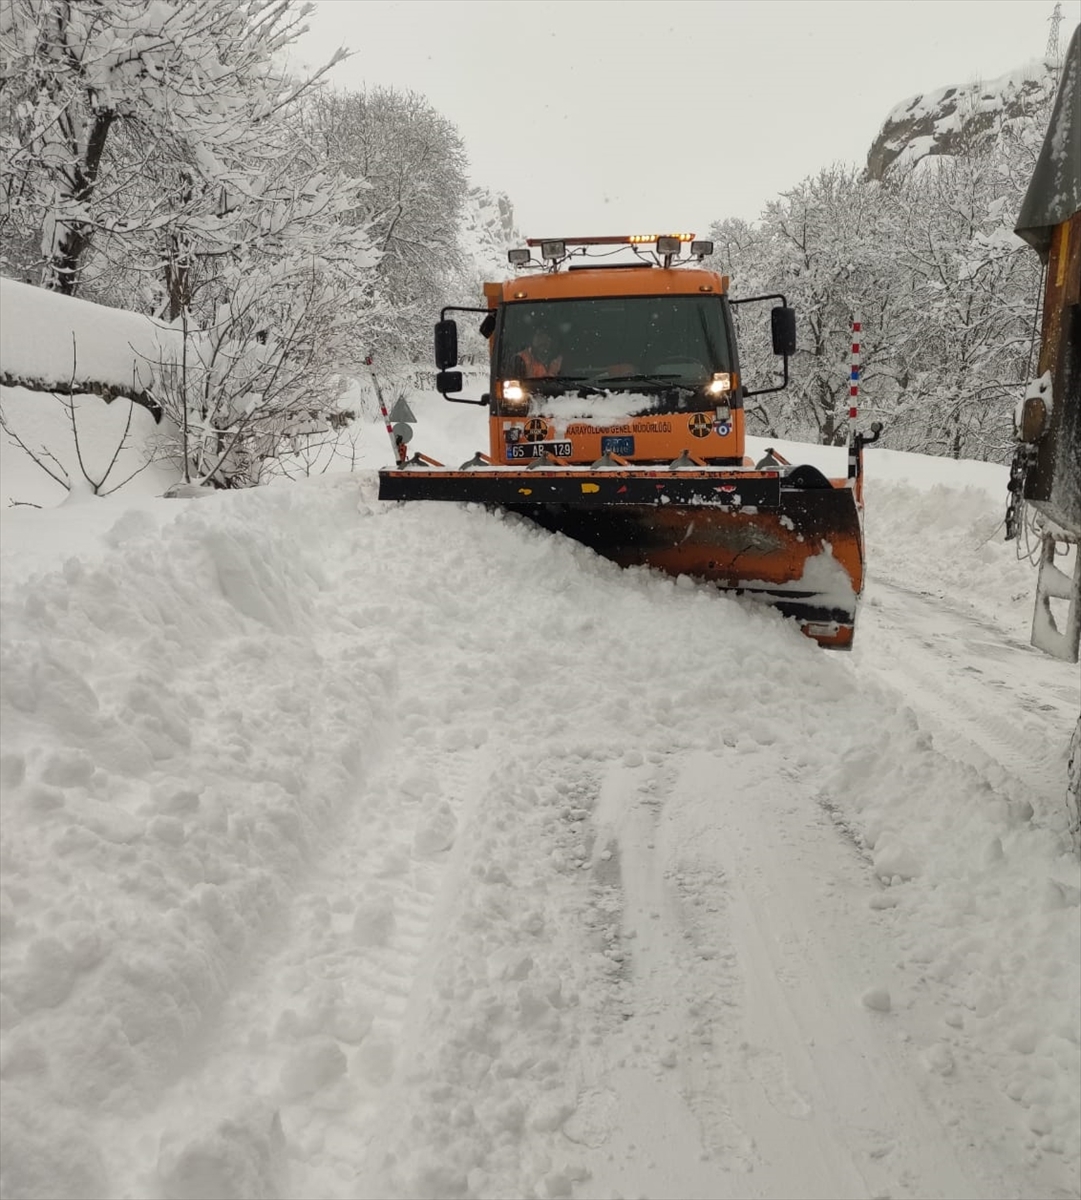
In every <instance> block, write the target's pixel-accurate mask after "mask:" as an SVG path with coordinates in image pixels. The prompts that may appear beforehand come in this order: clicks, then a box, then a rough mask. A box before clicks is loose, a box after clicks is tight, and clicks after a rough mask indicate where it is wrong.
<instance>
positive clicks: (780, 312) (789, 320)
mask: <svg viewBox="0 0 1081 1200" xmlns="http://www.w3.org/2000/svg"><path fill="white" fill-rule="evenodd" d="M769 316H770V329H771V332H772V334H773V353H774V354H783V355H785V356H786V357H787V356H788V355H789V354H795V353H796V310H795V309H794V308H788V307H787V306H784V305H781V306H779V307H777V308H774V309H771V310H770V314H769Z"/></svg>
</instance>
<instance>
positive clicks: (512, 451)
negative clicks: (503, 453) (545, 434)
mask: <svg viewBox="0 0 1081 1200" xmlns="http://www.w3.org/2000/svg"><path fill="white" fill-rule="evenodd" d="M571 449H572V447H571V444H570V442H515V443H514V445H513V446H508V447H507V457H508V458H543V457H544V455H545V454H550V455H551V456H552V457H553V458H570V456H571Z"/></svg>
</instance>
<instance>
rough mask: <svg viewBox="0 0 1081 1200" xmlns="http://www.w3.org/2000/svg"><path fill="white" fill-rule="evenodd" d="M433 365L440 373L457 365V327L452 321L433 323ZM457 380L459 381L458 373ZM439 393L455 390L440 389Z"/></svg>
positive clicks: (453, 389) (459, 375)
mask: <svg viewBox="0 0 1081 1200" xmlns="http://www.w3.org/2000/svg"><path fill="white" fill-rule="evenodd" d="M435 365H436V366H437V367H438V368H439V370H440V371H446V369H447V368H448V367H456V366H457V365H458V326H457V324H456V323H455V322H454V321H436V323H435ZM458 378H459V379H461V373H460V372H459V374H458ZM439 390H440V391H441V392H442V391H444V390H446V391H456V390H459V389H455V388H447V389H444V388H440V389H439Z"/></svg>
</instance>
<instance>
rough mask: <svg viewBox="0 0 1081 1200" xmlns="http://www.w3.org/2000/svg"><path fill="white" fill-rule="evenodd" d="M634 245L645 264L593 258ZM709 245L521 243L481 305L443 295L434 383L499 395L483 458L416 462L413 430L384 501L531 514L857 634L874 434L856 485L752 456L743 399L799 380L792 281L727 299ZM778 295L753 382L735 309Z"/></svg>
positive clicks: (842, 633) (601, 548)
mask: <svg viewBox="0 0 1081 1200" xmlns="http://www.w3.org/2000/svg"><path fill="white" fill-rule="evenodd" d="M688 243H689V244H690V255H689V256H685V255H684V254H683V251H684V250H685V249H686V247H687V245H688ZM621 246H622V247H628V248H630V250H631V252H632V253H633V255H634V257H633V259H632V260H631V261H630V262H625V263H618V264H616V265H612V264H610V263H605V262H600V263H598V262H597V261H596V259H595V258H594V259H593V261H590V256H591V255H596V254H597V253H598V251H597V250H596V248H597V247H603V248H604V250H603V251H601V253H605V254H608V253H611V252H612V248H613V247H616V248H618V247H621ZM538 250H539V259H538V258H535V257H534V252H535V251H538ZM712 250H713V246H712V243H710V242H701V241H695V240H694V237H693V235H692V234H677V235H671V236H662V235H652V234H650V235H629V236H609V237H589V238H584V237H583V238H558V239H529V240H528V242H527V246H526V247H525V248H522V249H520V250H511V251H510V254H509V258H510V262H511V265H512V266H514V267H516V268H518V269H519V274H517V275H516V276H515V278H513V279H509V280H507V281H506V282H504V283H486V284H485V285H484V295H485V299H486V300H487V304H486V306H485V307H484V308H476V309H473V308H469V309H465V308H458V307H454V306H451V307H447V308H445V309H444V310H443V312H442V314H441V319H440V321H439V322H438V324H437V325H436V327H435V358H436V365H437V367H438V368H439V374H438V375H437V377H436V386H437V387H438V389H439V391H440V392H441V393H442V394H443V395H444V396H445V397H446V399H447V400H451V401H455V402H458V403H471V404H483V405H487V406H488V408H489V412H490V420H489V432H490V439H489V446H488V449H487V452H483V451H478V453H477V454H476V456H475V457H474V458H473V459H471V460H470V461H469V462H468V463H465V464H463V465H462V466H461V467H460V468H458V469H456V470H454V469H449V468H448V467H446V466H444V465H443V464H442V463H440V462H438V461H437V460H436V459H434V458H431V457H429V456H427V455H424V454H420V453H415V454H413V456H412V457H409V458H407V457H406V444H405V442H406V440H407V438H397V439H396V449H397V454H398V462H397V463H396V464H395V465H394V466H393V467H388V468H386V469H385V470H382V471H380V472H379V496H380V498H381V499H384V500H441V501H465V502H473V503H480V504H485V505H491V506H498V507H501V508H503V509H506V510H508V511H511V512H515V513H520V514H521V515H522V516H524V517H527V518H529V519H530V520H532V521H534V522H536V523H537V524H538V525H541V526H542V527H544V528H545V529H549V530H552V531H554V532H558V533H562V534H564V535H566V536H567V537H571V538H574V539H575V540H576V541H579V542H582V543H584V544H585V545H587V546H590V547H592V549H594V550H595V551H596V552H597V553H598V554H601V555H603V556H604V557H606V558H609V559H612V560H613V561H614V562H617V563H619V564H620V565H621V566H632V565H634V566H649V567H655V568H657V569H659V570H662V571H666V572H668V573H669V574H672V575H681V574H686V575H690V576H694V577H695V578H698V579H703V580H708V581H710V582H712V583H714V584H716V585H717V586H718V587H721V588H723V589H726V590H729V591H732V592H735V593H738V594H741V595H747V596H753V597H756V598H758V599H762V600H765V601H767V602H768V603H770V604H772V605H774V606H775V607H776V608H778V609H780V611H781V612H782V613H784V614H785V615H787V616H791V617H793V618H795V619H796V620H797V621H798V622H799V623H800V626H801V627H802V629H803V631H804V633H806V634H807V635H808V636H810V637H812V638H814V639H815V640H816V641H818V642H819V643H820V644H822V645H824V646H832V647H840V648H843V647H847V646H849V645H851V642H852V637H853V632H854V628H855V620H856V609H857V606H858V601H859V597H860V594H861V592H862V590H863V569H864V568H863V564H864V550H863V530H862V451H863V445H864V443H865V442H868V441H873V440H874V439H875V437H877V429H876V430H875V432H874V433H873V434H872V435H871V436H869V437H866V438H865V437H863V436H861V435H859V434H854V435H853V438H852V441H851V442H850V445H849V459H848V471H847V475H846V477H845V478H844V479H828V478H827V477H826V476H825V475H823V474H822V473H821V472H820V471H819V470H818V469H817V468H815V467H813V466H810V465H807V464H802V465H794V464H791V463H789V462H787V461H786V460H785V459H784V458H782V457H781V456H780V455H779V454H778V453H777V452H775V451H771V452H769V453H767V455H766V457H765V458H764V459H763V460H762V461H760V462H759V463H758V464H757V465H756V464H755V463H754V462H753V460H751V459H749V458H747V457H745V455H744V419H743V402H744V399H745V397H747V396H750V395H759V394H761V393H762V392H772V391H779V390H780V389H781V388H784V387H785V386H787V384H788V359H789V356H790V355H792V354H793V353H794V352H795V348H796V329H795V315H794V313H793V310H792V309H791V308H789V307H788V305H787V303H786V302H785V299H784V297H783V296H779V295H774V296H756V297H749V298H747V299H746V300H733V299H730V298H729V295H728V278H727V276H724V275H719V274H717V273H716V272H714V271H710V270H706V269H704V267H703V266H702V260H703V259H704V258H705V257H706V256H707V255H709V254H711V253H712ZM617 252H618V251H617ZM681 257H682V258H683V260H684V261H683V262H682V263H680V261H679V260H680V258H681ZM525 272H528V273H525ZM770 301H774V302H779V303H775V305H774V307H773V308H772V312H771V322H772V337H773V349H774V352H775V353H776V354H777V355H778V356H779V357H780V358H781V360H782V364H783V374H782V379H781V382H780V383H778V384H776V385H775V386H772V387H768V388H759V389H757V390H754V391H749V390H747V388H746V387H745V385H744V383H743V381H742V379H741V377H740V364H739V356H738V353H737V348H736V338H735V327H734V322H733V314H732V309H733V306H734V305H736V304H741V303H742V304H749V303H752V302H760V303H761V302H770ZM451 312H468V313H476V314H483V320H482V321H481V322H480V332H481V333H482V334H483V336H484V337H485V338H487V341H488V348H489V355H490V381H489V389H488V391H487V392H486V393H485V394H484V395H482V396H480V397H479V398H477V399H471V398H469V397H465V396H463V395H461V392H462V390H463V377H462V372H461V371H460V370H455V369H454V368H455V367H457V365H458V330H457V325H456V323H455V321H454V320H453V319H451V318H449V317H448V313H451Z"/></svg>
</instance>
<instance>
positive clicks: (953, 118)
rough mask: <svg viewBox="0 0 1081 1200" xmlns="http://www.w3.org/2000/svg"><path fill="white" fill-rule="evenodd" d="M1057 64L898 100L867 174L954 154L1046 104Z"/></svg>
mask: <svg viewBox="0 0 1081 1200" xmlns="http://www.w3.org/2000/svg"><path fill="white" fill-rule="evenodd" d="M1059 69H1060V65H1059V64H1058V63H1055V62H1051V61H1041V60H1037V61H1035V62H1032V63H1029V64H1028V65H1027V66H1024V67H1020V68H1018V69H1017V70H1015V71H1011V72H1010V73H1009V74H1008V75H1003V76H1002V77H1001V78H1000V79H995V80H992V81H991V82H989V83H980V82H977V83H969V84H965V85H957V86H953V87H944V88H940V89H938V90H937V91H934V92H925V93H924V94H922V95H919V96H912V97H911V98H910V99H908V100H904V101H902V102H901V103H900V104H898V105H897V106H896V108H894V109H893V111H892V112H890V114H889V116H887V117H886V120H885V123H884V124H883V126H882V128H881V129H880V130H879V132H878V136H877V137H876V138H875V140H874V143H873V144H872V146H871V149H870V152H869V153H868V155H867V172H866V174H867V178H868V179H883V178H884V177H885V176H886V175H887V173H888V172H890V171H891V170H896V169H898V168H900V167H911V166H914V165H915V164H916V163H917V162H919V161H920V159H922V158H925V157H927V156H928V155H932V154H958V153H960V152H962V151H963V150H965V149H970V148H972V147H978V146H979V145H981V144H984V143H986V142H988V141H993V140H994V139H995V138H997V137H999V136H1001V133H1002V131H1003V130H1004V129H1007V128H1009V127H1010V126H1011V125H1018V124H1024V123H1026V122H1028V121H1031V120H1032V118H1033V116H1034V114H1036V113H1038V111H1039V110H1040V109H1041V108H1045V109H1046V108H1049V106H1050V104H1051V101H1052V99H1053V98H1054V94H1055V88H1056V86H1057V83H1058V75H1059Z"/></svg>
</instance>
